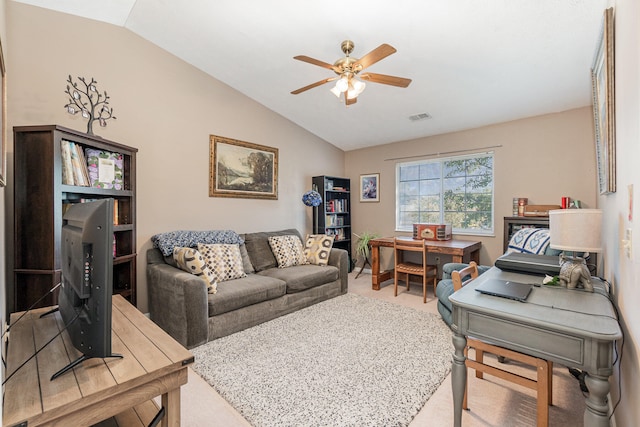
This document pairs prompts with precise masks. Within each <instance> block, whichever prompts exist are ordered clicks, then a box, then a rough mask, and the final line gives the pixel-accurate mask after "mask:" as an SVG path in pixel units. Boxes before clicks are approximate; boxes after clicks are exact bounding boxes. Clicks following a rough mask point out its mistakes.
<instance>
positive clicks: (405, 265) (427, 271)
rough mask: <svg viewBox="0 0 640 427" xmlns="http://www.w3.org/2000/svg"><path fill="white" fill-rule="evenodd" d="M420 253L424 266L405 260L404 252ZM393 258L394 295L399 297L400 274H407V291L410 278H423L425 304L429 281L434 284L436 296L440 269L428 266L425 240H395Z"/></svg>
mask: <svg viewBox="0 0 640 427" xmlns="http://www.w3.org/2000/svg"><path fill="white" fill-rule="evenodd" d="M405 251H406V252H419V253H421V254H422V264H416V263H413V262H405V261H404V260H403V252H405ZM393 258H394V260H395V266H394V278H393V290H394V295H395V296H398V274H399V273H404V274H405V281H406V282H407V290H409V276H410V275H412V274H413V275H415V276H422V294H423V301H422V302H424V303H426V302H427V281H428V280H431V282H432V283H433V294H434V295H435V294H436V279H437V274H438V269H437V267H436V266H435V265H427V247H426V246H425V244H424V241H423V240H407V239H398V238H397V237H396V238H394V239H393Z"/></svg>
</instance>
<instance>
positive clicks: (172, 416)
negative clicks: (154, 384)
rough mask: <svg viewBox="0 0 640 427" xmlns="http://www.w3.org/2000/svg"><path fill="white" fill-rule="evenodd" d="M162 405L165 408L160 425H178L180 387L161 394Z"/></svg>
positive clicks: (169, 426) (176, 426)
mask: <svg viewBox="0 0 640 427" xmlns="http://www.w3.org/2000/svg"><path fill="white" fill-rule="evenodd" d="M162 406H163V407H164V410H165V414H164V418H162V427H178V426H180V387H177V388H174V389H173V390H169V391H168V392H166V393H165V394H163V395H162Z"/></svg>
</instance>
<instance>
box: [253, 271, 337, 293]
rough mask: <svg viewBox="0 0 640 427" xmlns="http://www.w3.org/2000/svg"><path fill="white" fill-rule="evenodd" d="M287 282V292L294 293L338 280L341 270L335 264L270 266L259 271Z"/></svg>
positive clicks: (262, 274)
mask: <svg viewBox="0 0 640 427" xmlns="http://www.w3.org/2000/svg"><path fill="white" fill-rule="evenodd" d="M258 275H261V276H268V277H273V278H276V279H280V280H283V281H284V282H286V283H287V293H288V294H294V293H296V292H301V291H304V290H306V289H311V288H315V287H316V286H320V285H324V284H325V283H330V282H333V281H335V280H338V276H339V271H338V269H337V268H336V267H334V266H331V265H329V266H319V265H312V264H307V265H296V266H293V267H289V268H270V269H268V270H264V271H261V272H259V273H258Z"/></svg>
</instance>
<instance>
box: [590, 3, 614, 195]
mask: <svg viewBox="0 0 640 427" xmlns="http://www.w3.org/2000/svg"><path fill="white" fill-rule="evenodd" d="M613 51H614V46H613V8H609V9H607V10H605V12H604V18H603V24H602V32H601V34H600V39H599V42H598V46H597V48H596V55H595V58H594V61H593V66H592V67H591V83H592V93H593V117H594V122H595V142H596V166H597V173H598V189H599V191H600V194H608V193H614V192H615V191H616V144H615V103H614V86H615V85H614V62H613V61H614V57H613Z"/></svg>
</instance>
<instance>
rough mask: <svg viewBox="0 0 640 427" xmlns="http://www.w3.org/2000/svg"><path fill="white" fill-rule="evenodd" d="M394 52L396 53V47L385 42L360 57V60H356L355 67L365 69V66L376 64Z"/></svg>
mask: <svg viewBox="0 0 640 427" xmlns="http://www.w3.org/2000/svg"><path fill="white" fill-rule="evenodd" d="M393 53H396V49H395V48H394V47H393V46H390V45H388V44H386V43H383V44H381V45H380V46H378V47H377V48H375V49H373V50H372V51H371V52H369V53H367V54H366V55H365V56H363V57H362V58H360V59H359V60H358V61H356V63H355V64H354V68H360V70H364V69H365V68H367V67H369V66H371V65H373V64H375V63H376V62H378V61H380V60H381V59H384V58H386V57H387V56H389V55H391V54H393Z"/></svg>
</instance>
